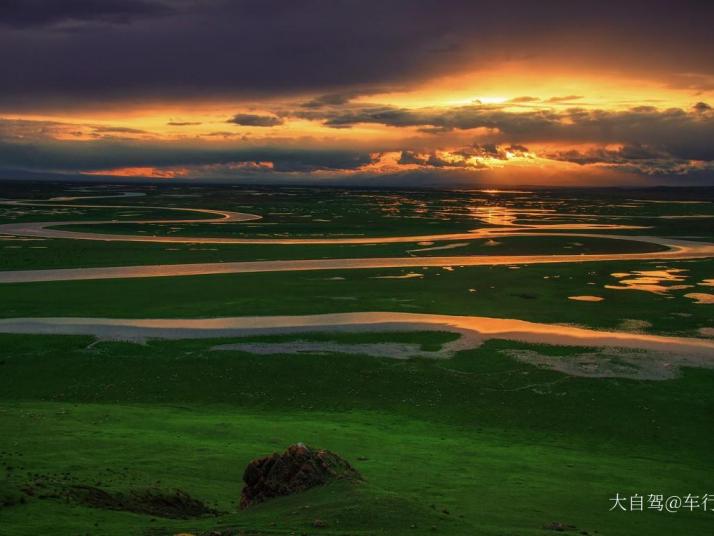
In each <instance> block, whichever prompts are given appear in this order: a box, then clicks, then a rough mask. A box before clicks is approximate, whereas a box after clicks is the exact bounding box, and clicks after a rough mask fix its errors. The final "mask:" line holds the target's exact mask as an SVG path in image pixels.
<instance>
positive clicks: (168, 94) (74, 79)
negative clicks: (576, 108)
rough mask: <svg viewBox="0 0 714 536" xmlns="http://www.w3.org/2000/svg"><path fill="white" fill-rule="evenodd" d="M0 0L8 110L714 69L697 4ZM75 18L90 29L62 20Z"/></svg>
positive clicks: (710, 9)
mask: <svg viewBox="0 0 714 536" xmlns="http://www.w3.org/2000/svg"><path fill="white" fill-rule="evenodd" d="M0 5H1V6H2V9H3V10H2V11H0V24H3V25H4V27H5V29H6V30H4V31H3V32H2V33H0V63H1V64H2V65H6V66H12V68H6V69H3V70H2V72H1V73H0V87H2V92H0V106H3V107H5V108H6V109H7V108H8V107H14V110H16V111H17V110H19V109H21V108H22V109H38V108H40V107H43V106H44V107H52V106H58V105H64V106H68V105H73V106H90V105H99V103H111V102H117V101H121V100H130V101H132V102H136V101H137V100H141V99H146V100H152V99H153V100H164V101H165V100H167V99H172V98H177V99H210V98H213V97H237V96H245V97H251V98H252V97H255V96H259V97H265V96H266V95H314V94H323V95H349V94H351V92H354V91H358V90H360V89H364V88H371V89H374V88H380V87H392V88H398V87H405V86H409V85H411V84H413V83H414V82H416V81H419V80H424V79H428V78H431V77H433V76H436V75H443V74H450V73H454V72H460V71H462V70H463V69H478V68H482V67H489V66H494V65H503V64H504V63H508V62H512V61H519V62H528V61H532V60H538V61H541V62H542V63H546V64H550V63H552V64H554V65H556V64H557V65H562V66H564V67H566V68H568V67H572V68H583V66H586V67H587V68H593V69H607V70H608V72H614V71H619V72H627V73H631V74H632V73H638V74H642V73H645V74H648V75H652V76H655V77H657V76H662V75H663V73H664V76H665V77H670V78H672V77H675V76H679V77H680V78H679V79H677V80H675V79H674V78H672V83H677V84H686V85H687V87H693V86H696V85H697V84H699V83H711V80H710V78H711V75H714V42H713V41H712V39H711V28H710V26H711V25H710V21H711V20H712V18H713V17H712V16H713V15H714V4H712V3H701V2H693V1H690V2H687V1H679V2H674V1H667V0H655V1H649V2H644V1H642V0H633V1H630V2H618V3H617V4H614V3H612V5H611V6H608V3H603V2H588V3H585V2H576V3H573V2H572V1H568V2H566V1H564V0H557V1H551V2H531V1H525V0H513V1H511V2H505V3H504V2H495V1H491V0H483V1H469V0H420V1H419V2H413V1H410V0H391V1H390V2H377V1H368V0H361V1H357V0H342V1H339V2H337V1H334V2H331V1H319V0H295V1H291V2H286V1H284V0H234V1H228V0H210V1H201V2H198V1H189V0H185V1H171V0H166V1H156V0H122V1H119V0H94V1H92V0H67V1H64V2H60V1H50V0H46V1H40V0H30V1H29V2H19V1H18V2H9V3H8V2H3V3H2V4H0ZM615 5H616V10H615V9H614V6H615ZM615 11H616V16H615V15H613V13H614V12H615ZM376 14H377V15H376ZM693 14H696V16H693ZM575 21H577V22H575ZM75 22H79V23H81V24H80V26H81V28H80V29H81V31H59V30H58V28H57V27H58V26H60V27H61V26H62V25H64V24H66V23H75ZM623 43H626V46H623ZM681 73H688V74H687V75H686V77H685V78H686V80H684V79H681V77H682V75H681ZM698 80H699V82H698ZM707 81H708V82H707ZM306 98H308V97H306ZM329 101H330V99H327V101H326V103H327V104H330V102H329ZM332 102H333V103H337V104H339V103H341V102H342V103H344V99H342V98H337V99H335V100H332ZM314 104H319V101H317V102H315V103H314Z"/></svg>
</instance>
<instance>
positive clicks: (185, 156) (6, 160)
mask: <svg viewBox="0 0 714 536" xmlns="http://www.w3.org/2000/svg"><path fill="white" fill-rule="evenodd" d="M259 162H271V163H272V164H273V170H274V171H285V172H292V171H301V172H314V171H319V170H352V169H357V168H359V167H361V166H364V165H366V164H369V163H371V162H372V157H371V156H370V154H369V153H365V152H360V151H339V150H318V149H315V150H311V149H285V148H274V147H249V148H241V147H236V148H232V147H231V148H215V147H209V146H196V145H191V146H187V145H181V144H177V143H170V142H153V143H147V142H143V143H137V142H131V141H112V140H109V141H104V140H99V141H52V140H44V141H41V142H33V143H27V142H18V141H16V140H7V139H5V140H1V139H0V163H2V166H3V167H4V168H6V169H20V170H47V171H58V172H83V171H100V170H109V169H115V168H125V167H165V168H171V167H187V166H211V165H223V164H240V163H259Z"/></svg>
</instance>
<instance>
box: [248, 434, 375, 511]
mask: <svg viewBox="0 0 714 536" xmlns="http://www.w3.org/2000/svg"><path fill="white" fill-rule="evenodd" d="M361 478H362V477H361V476H360V474H359V473H358V472H357V471H356V470H355V469H354V468H352V466H351V465H350V464H349V462H347V461H346V460H344V459H342V458H341V457H339V456H338V455H337V454H335V453H333V452H330V451H329V450H323V449H314V448H311V447H308V446H307V445H303V444H302V443H298V444H296V445H291V446H290V447H288V448H287V450H286V451H285V452H283V453H282V454H277V453H274V454H271V455H270V456H265V457H263V458H258V459H255V460H253V461H252V462H250V463H249V464H248V466H247V467H246V468H245V472H244V473H243V482H245V486H244V487H243V491H242V492H241V498H240V507H241V508H247V507H249V506H252V505H254V504H258V503H261V502H263V501H266V500H268V499H272V498H274V497H282V496H285V495H292V494H293V493H299V492H301V491H305V490H307V489H310V488H314V487H315V486H323V485H325V484H327V483H329V482H331V481H334V480H339V479H351V480H360V479H361Z"/></svg>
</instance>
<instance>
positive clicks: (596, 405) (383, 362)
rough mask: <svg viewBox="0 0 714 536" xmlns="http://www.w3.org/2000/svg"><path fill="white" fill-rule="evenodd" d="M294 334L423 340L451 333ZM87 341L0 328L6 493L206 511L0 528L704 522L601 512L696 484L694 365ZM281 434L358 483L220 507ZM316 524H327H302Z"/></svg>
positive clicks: (400, 528) (705, 448)
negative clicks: (606, 370)
mask: <svg viewBox="0 0 714 536" xmlns="http://www.w3.org/2000/svg"><path fill="white" fill-rule="evenodd" d="M306 337H307V338H313V339H317V340H326V339H329V340H333V339H334V340H339V341H341V342H347V343H350V342H365V341H380V340H385V339H388V340H408V341H411V342H420V343H422V345H425V346H427V347H430V348H434V347H435V346H437V345H438V344H440V343H441V342H443V341H445V340H448V339H449V338H450V337H451V336H450V335H447V334H439V333H411V334H403V335H399V334H389V335H380V334H371V335H364V334H363V335H329V336H328V335H324V334H323V335H315V336H313V337H310V336H305V335H303V336H301V338H302V339H304V338H306ZM256 339H257V340H286V339H289V337H286V336H283V337H260V338H255V337H253V338H251V340H256ZM224 340H225V339H222V340H221V342H223V341H224ZM90 342H91V339H89V338H86V337H67V336H64V337H62V336H43V337H25V336H3V337H2V345H1V346H0V348H2V349H3V350H2V353H1V355H2V365H0V366H1V367H2V370H3V374H2V376H1V377H0V386H1V388H0V393H1V395H0V396H1V398H2V402H0V425H1V426H2V429H3V430H4V431H5V434H3V437H2V439H0V452H1V454H0V456H1V457H2V460H1V461H2V464H3V465H4V467H3V468H2V469H3V471H4V477H5V478H4V482H3V481H2V480H0V483H1V484H0V486H3V487H4V488H5V493H6V494H7V495H12V494H15V496H18V494H19V492H18V490H19V489H21V488H22V487H24V486H27V485H31V486H35V488H36V489H38V490H39V491H40V492H41V491H42V490H43V489H45V488H52V487H53V486H55V487H56V486H62V485H71V484H89V485H96V486H100V487H102V488H104V489H109V490H126V489H133V488H142V487H149V486H151V487H155V488H159V489H166V490H171V489H174V488H180V489H182V490H184V491H187V492H189V493H190V494H191V495H192V496H195V497H197V498H200V499H201V500H203V501H205V502H206V503H208V504H210V505H211V506H213V507H215V508H216V509H217V510H219V511H221V512H222V514H221V515H219V516H218V517H208V518H200V519H190V520H167V519H163V518H156V517H154V518H151V517H150V516H143V515H139V514H131V513H126V512H117V511H107V510H102V509H96V508H87V507H84V506H81V505H77V504H73V503H69V504H67V503H66V502H64V501H62V500H58V499H55V498H39V497H38V496H37V495H36V496H34V497H28V498H26V499H25V501H24V503H21V504H16V505H14V506H6V507H4V508H2V509H0V519H2V522H3V524H2V525H0V526H1V527H2V530H4V531H5V532H2V534H8V535H15V534H17V535H24V534H28V535H29V534H42V533H47V532H52V533H53V534H58V535H63V534H67V535H72V534H92V535H95V534H101V535H108V536H113V535H116V536H120V535H126V534H175V533H178V532H185V531H189V532H193V533H203V532H208V531H210V530H215V529H226V528H234V529H237V528H240V529H242V530H244V531H245V534H291V533H293V532H294V533H297V534H301V533H305V534H314V533H322V534H426V533H434V532H437V533H442V534H454V535H460V534H463V535H472V534H479V535H480V534H483V535H504V534H525V535H530V534H533V535H536V534H547V533H549V531H547V530H544V529H543V527H544V526H545V525H548V524H550V523H551V522H553V521H556V522H563V523H567V524H571V525H575V526H577V527H578V531H587V532H588V533H589V534H607V535H622V536H630V535H632V534H652V535H657V534H662V535H665V534H666V535H676V534H682V535H684V534H706V533H707V530H708V529H709V527H710V526H711V525H710V523H711V519H710V518H709V516H710V515H711V514H708V513H704V512H680V513H678V514H676V515H673V514H666V513H660V512H642V513H639V512H636V513H624V512H608V510H609V508H610V503H609V498H610V497H611V496H613V495H614V493H616V492H620V493H621V494H625V493H627V494H632V493H641V494H642V493H664V494H682V495H683V494H686V493H696V494H701V493H706V492H707V486H708V485H710V479H709V478H708V475H711V471H712V470H713V469H714V466H712V462H711V452H710V445H711V436H710V435H707V434H702V433H701V432H702V431H703V430H707V429H708V426H709V416H710V410H711V407H712V405H713V403H714V395H713V394H712V393H713V391H712V390H711V388H710V386H711V382H712V381H713V380H714V373H712V372H711V371H701V370H686V371H685V373H684V374H683V376H682V377H681V378H678V379H675V380H671V381H665V382H637V381H631V380H617V379H611V380H603V379H598V380H595V379H585V378H572V377H568V376H564V375H562V374H560V373H556V372H552V371H546V370H542V369H537V368H534V367H532V366H529V365H525V364H522V363H519V362H516V361H514V360H512V359H511V358H509V357H507V356H506V355H504V354H503V353H501V350H503V349H507V348H514V347H519V348H526V347H527V346H526V345H518V344H514V343H504V342H498V341H494V342H491V343H488V344H486V345H484V346H483V347H481V348H479V349H475V350H472V351H468V352H462V353H461V354H459V355H458V356H457V357H456V358H454V359H451V360H445V361H433V360H427V359H415V360H409V361H393V360H387V359H377V358H369V357H360V356H348V355H300V356H294V355H291V356H287V355H286V356H280V355H274V356H254V355H251V354H245V353H241V352H210V351H208V350H207V348H209V347H210V345H211V344H213V342H212V341H205V340H204V341H173V342H150V343H149V344H147V345H145V346H142V345H135V344H127V343H101V344H98V345H94V346H92V347H90V348H88V345H89V343H90ZM11 349H12V350H11ZM538 350H539V351H546V352H551V353H552V352H555V353H556V354H559V355H561V356H562V358H563V359H567V356H568V353H569V352H570V351H572V350H563V349H558V348H551V349H549V348H545V347H541V348H538ZM684 416H686V418H684ZM296 441H304V442H307V443H308V444H314V445H319V446H321V447H325V448H329V449H331V450H334V451H336V452H338V453H340V454H341V455H343V456H345V457H346V458H347V459H349V460H351V461H353V463H354V465H355V467H356V468H357V469H358V470H359V471H360V472H361V473H362V474H363V476H364V479H365V480H364V482H361V483H355V484H351V483H346V482H343V483H336V484H331V485H328V486H327V487H325V488H320V489H314V490H312V491H310V492H308V493H305V494H302V495H297V496H293V497H289V498H286V499H277V500H274V501H272V502H270V503H266V504H263V505H260V506H258V507H255V508H253V509H249V510H247V511H242V512H241V511H238V510H237V508H236V503H237V500H238V497H239V494H240V488H241V475H242V469H243V467H244V466H245V464H246V463H247V462H248V461H249V460H250V459H251V458H253V457H255V456H258V455H261V454H265V453H269V452H272V451H274V450H278V451H279V450H282V449H283V448H284V447H285V446H286V445H288V444H290V443H294V442H296ZM655 468H656V469H655ZM0 489H2V488H0ZM314 519H322V520H324V521H326V522H327V523H328V527H327V528H324V529H314V528H312V526H311V523H312V521H313V520H314Z"/></svg>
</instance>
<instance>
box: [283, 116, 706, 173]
mask: <svg viewBox="0 0 714 536" xmlns="http://www.w3.org/2000/svg"><path fill="white" fill-rule="evenodd" d="M702 104H703V103H702ZM294 114H295V115H296V116H298V117H302V118H305V119H313V120H319V119H320V118H322V120H323V122H324V124H325V125H326V126H329V127H336V128H348V127H351V126H353V125H357V124H361V123H367V124H370V123H372V124H379V125H385V126H391V127H420V129H421V131H426V132H432V133H438V132H445V131H449V130H455V129H457V130H471V129H477V128H485V129H490V130H491V131H492V134H491V137H492V138H494V141H506V142H525V143H528V142H566V143H571V144H573V143H602V144H608V143H624V144H631V145H636V144H643V145H651V146H661V147H665V148H666V149H667V150H668V151H669V152H670V153H671V154H672V155H674V156H676V157H679V158H685V159H691V160H714V144H712V143H711V140H712V139H714V114H712V113H710V111H709V110H707V109H706V106H701V105H697V106H696V107H695V109H694V110H693V111H692V112H691V113H690V112H687V111H685V110H682V109H680V108H669V109H664V110H660V109H658V108H654V107H651V106H638V107H635V108H631V109H629V110H624V111H608V110H587V109H582V108H570V109H567V110H564V111H561V112H558V111H553V110H537V111H529V112H511V111H507V110H504V109H502V108H500V107H498V106H487V105H471V106H461V107H455V108H422V109H407V108H397V107H391V106H360V107H351V108H349V109H347V110H344V111H340V110H329V111H324V112H322V111H296V112H294Z"/></svg>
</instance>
